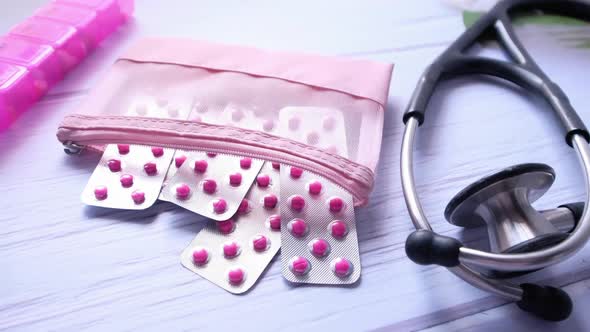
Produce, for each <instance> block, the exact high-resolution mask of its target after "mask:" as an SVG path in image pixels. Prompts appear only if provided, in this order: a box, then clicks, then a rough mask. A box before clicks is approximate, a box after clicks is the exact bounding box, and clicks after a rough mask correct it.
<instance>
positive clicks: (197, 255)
mask: <svg viewBox="0 0 590 332" xmlns="http://www.w3.org/2000/svg"><path fill="white" fill-rule="evenodd" d="M207 262H209V252H208V251H207V249H205V248H195V250H194V251H193V263H195V265H197V266H201V265H205V264H207Z"/></svg>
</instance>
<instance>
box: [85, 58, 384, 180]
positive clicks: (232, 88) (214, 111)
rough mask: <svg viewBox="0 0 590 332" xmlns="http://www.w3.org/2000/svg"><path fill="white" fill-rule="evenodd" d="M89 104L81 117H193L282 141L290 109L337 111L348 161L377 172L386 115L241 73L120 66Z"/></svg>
mask: <svg viewBox="0 0 590 332" xmlns="http://www.w3.org/2000/svg"><path fill="white" fill-rule="evenodd" d="M336 74H337V73H336ZM349 79H354V78H349ZM86 102H87V104H86V106H87V110H86V111H85V110H84V108H82V109H80V110H79V111H78V113H85V112H86V113H88V112H92V113H95V114H93V115H99V114H100V115H134V116H147V117H160V118H177V119H180V116H179V115H183V114H189V113H190V115H189V116H188V119H189V120H193V121H202V122H206V123H213V124H219V125H227V126H236V127H243V128H247V129H252V130H260V131H266V132H268V133H270V134H274V135H277V136H281V135H280V133H278V128H279V125H278V123H277V122H278V119H279V112H280V110H281V109H283V108H285V107H325V108H331V109H337V110H340V111H341V112H342V114H343V118H344V121H345V127H346V130H347V132H346V141H347V145H348V146H347V151H348V158H349V159H350V160H352V161H355V162H357V163H360V164H363V165H365V166H368V167H369V168H371V169H373V170H374V168H375V164H376V162H377V159H378V154H379V146H380V142H381V131H382V119H383V110H381V108H380V106H379V105H378V104H377V103H376V102H374V101H372V100H369V99H363V98H358V97H355V96H352V95H349V94H346V93H342V92H338V91H333V90H327V89H322V88H317V87H313V86H308V85H304V84H300V83H294V82H288V81H285V80H281V79H275V78H268V77H259V76H251V75H248V74H243V73H237V72H227V71H213V70H207V69H202V68H195V67H184V66H179V65H172V64H157V63H137V62H132V61H127V60H119V61H117V62H116V63H115V64H114V66H113V68H112V70H111V71H110V73H109V75H107V77H106V78H105V80H104V81H103V82H102V83H101V84H100V86H99V87H98V88H97V89H94V90H93V92H92V93H91V96H90V97H89V98H88V99H87V101H86ZM179 108H183V109H184V108H189V111H190V112H182V111H181V112H178V109H179ZM96 113H99V114H96ZM300 130H305V128H300ZM303 143H307V142H303ZM360 147H362V148H360Z"/></svg>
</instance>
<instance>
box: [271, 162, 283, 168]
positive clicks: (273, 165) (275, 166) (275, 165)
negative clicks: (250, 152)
mask: <svg viewBox="0 0 590 332" xmlns="http://www.w3.org/2000/svg"><path fill="white" fill-rule="evenodd" d="M272 168H274V169H281V164H279V163H272Z"/></svg>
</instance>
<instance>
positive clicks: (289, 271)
mask: <svg viewBox="0 0 590 332" xmlns="http://www.w3.org/2000/svg"><path fill="white" fill-rule="evenodd" d="M280 119H281V120H280V130H281V133H282V134H283V135H284V136H287V137H290V138H292V139H294V140H299V141H303V142H305V143H307V144H310V145H314V146H316V147H319V148H323V149H326V150H329V151H330V152H331V153H334V154H340V155H343V156H346V155H347V151H346V133H345V127H344V122H343V118H342V113H341V112H340V111H339V110H337V109H328V108H316V107H314V108H311V107H287V108H284V109H282V110H281V113H280ZM318 119H319V121H318ZM280 179H281V195H280V199H281V205H280V209H281V236H282V244H283V246H282V254H281V256H282V272H283V276H284V277H285V278H286V279H287V280H289V281H291V282H295V283H310V284H336V285H337V284H352V283H354V282H356V281H357V280H358V278H359V277H360V272H361V265H360V255H359V248H358V240H357V234H356V219H355V214H354V205H353V199H352V195H351V194H350V193H349V192H347V191H346V190H344V189H343V188H341V187H340V186H338V185H336V184H334V183H332V182H330V181H329V180H327V179H326V178H324V177H322V176H319V175H317V174H314V173H312V172H309V171H304V170H302V169H300V168H298V167H292V166H286V165H282V167H281V177H280Z"/></svg>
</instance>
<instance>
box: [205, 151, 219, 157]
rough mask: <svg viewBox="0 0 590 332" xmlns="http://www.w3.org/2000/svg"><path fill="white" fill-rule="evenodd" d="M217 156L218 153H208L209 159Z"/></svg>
mask: <svg viewBox="0 0 590 332" xmlns="http://www.w3.org/2000/svg"><path fill="white" fill-rule="evenodd" d="M215 156H217V153H215V152H207V157H209V158H215Z"/></svg>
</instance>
